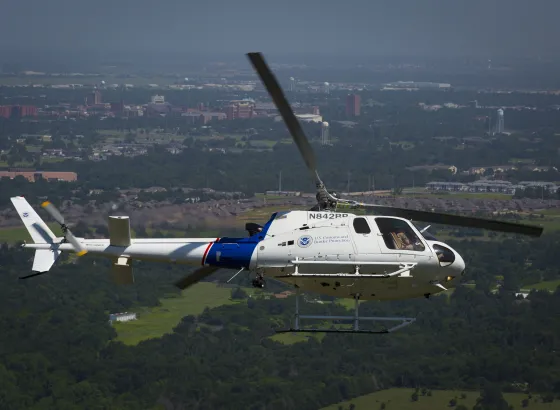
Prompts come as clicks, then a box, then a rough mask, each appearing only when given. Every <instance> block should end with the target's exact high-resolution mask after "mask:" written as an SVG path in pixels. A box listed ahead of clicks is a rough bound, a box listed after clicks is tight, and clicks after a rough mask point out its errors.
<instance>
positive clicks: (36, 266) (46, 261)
mask: <svg viewBox="0 0 560 410" xmlns="http://www.w3.org/2000/svg"><path fill="white" fill-rule="evenodd" d="M61 253H62V252H61V251H58V250H51V249H37V250H36V251H35V257H34V259H33V267H32V268H31V270H33V271H34V272H47V271H48V270H49V269H50V268H51V267H52V266H53V265H54V263H55V262H56V260H57V259H58V257H59V256H60V254H61Z"/></svg>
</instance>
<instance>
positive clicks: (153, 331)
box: [114, 282, 256, 345]
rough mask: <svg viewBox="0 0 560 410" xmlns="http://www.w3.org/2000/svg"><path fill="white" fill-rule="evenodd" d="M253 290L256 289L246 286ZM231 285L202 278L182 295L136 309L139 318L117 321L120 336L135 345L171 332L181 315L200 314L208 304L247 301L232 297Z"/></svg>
mask: <svg viewBox="0 0 560 410" xmlns="http://www.w3.org/2000/svg"><path fill="white" fill-rule="evenodd" d="M244 290H245V291H246V292H247V293H253V292H255V291H256V290H255V289H252V288H251V289H244ZM230 295H231V288H225V287H223V288H222V287H218V286H216V285H215V284H214V283H209V282H201V283H198V284H196V285H194V286H193V287H191V288H189V289H187V290H186V291H184V292H183V293H182V295H181V296H180V297H176V298H165V299H161V306H158V307H154V308H140V309H136V310H134V312H136V313H137V315H138V320H134V321H130V322H125V323H115V324H114V327H115V330H116V331H117V333H118V337H117V340H120V341H121V342H123V343H124V344H127V345H135V344H138V343H139V342H141V341H142V340H147V339H152V338H157V337H161V336H163V335H164V334H166V333H170V332H171V331H172V330H173V328H174V327H175V326H177V324H178V323H179V322H180V321H181V319H182V318H183V317H185V316H188V315H199V314H201V313H202V312H203V311H204V309H205V308H210V309H211V308H214V307H218V306H222V305H228V304H236V303H246V301H244V300H242V301H234V300H231V299H230Z"/></svg>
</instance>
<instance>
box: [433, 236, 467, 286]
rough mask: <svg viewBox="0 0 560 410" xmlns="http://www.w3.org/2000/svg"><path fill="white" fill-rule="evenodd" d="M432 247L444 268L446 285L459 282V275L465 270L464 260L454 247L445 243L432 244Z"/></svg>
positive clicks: (453, 284)
mask: <svg viewBox="0 0 560 410" xmlns="http://www.w3.org/2000/svg"><path fill="white" fill-rule="evenodd" d="M433 248H434V250H435V252H436V254H437V255H438V259H439V264H440V266H441V267H442V268H444V271H442V273H443V272H445V273H444V274H445V284H444V286H446V287H453V286H455V285H456V284H457V283H459V281H460V278H461V276H462V275H463V274H464V272H465V261H464V260H463V258H462V257H461V255H459V253H458V252H457V251H455V249H453V248H451V247H450V246H449V245H447V244H443V243H438V244H434V245H433Z"/></svg>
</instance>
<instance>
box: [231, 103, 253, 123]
mask: <svg viewBox="0 0 560 410" xmlns="http://www.w3.org/2000/svg"><path fill="white" fill-rule="evenodd" d="M254 109H255V104H254V103H253V102H250V101H243V102H234V103H233V104H231V105H230V106H228V107H226V109H225V114H226V118H227V119H228V120H236V119H238V118H253V116H254Z"/></svg>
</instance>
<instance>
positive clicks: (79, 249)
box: [41, 201, 87, 256]
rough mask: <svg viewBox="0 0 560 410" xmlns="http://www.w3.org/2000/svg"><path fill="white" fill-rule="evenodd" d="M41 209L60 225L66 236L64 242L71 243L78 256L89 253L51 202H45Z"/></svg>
mask: <svg viewBox="0 0 560 410" xmlns="http://www.w3.org/2000/svg"><path fill="white" fill-rule="evenodd" d="M41 207H42V208H43V209H44V210H45V211H47V212H48V213H49V215H50V216H52V218H53V219H54V220H55V221H56V222H58V223H59V225H60V229H61V230H62V235H63V236H64V240H63V242H69V243H70V244H72V246H73V247H74V250H75V251H76V255H78V256H83V255H85V254H86V253H87V250H86V249H85V248H84V247H83V246H82V244H81V243H80V242H79V241H78V240H77V239H76V237H75V236H74V234H73V233H72V232H71V231H70V229H69V228H68V225H66V223H65V221H64V217H63V216H62V214H61V213H60V212H59V211H58V209H56V207H55V206H54V205H53V204H52V203H51V202H49V201H45V202H43V203H42V204H41Z"/></svg>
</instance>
